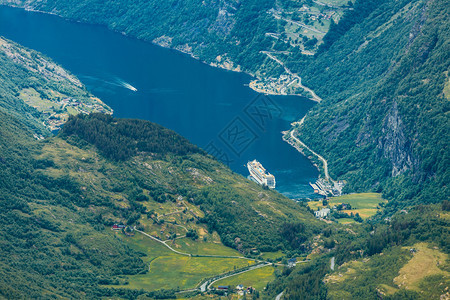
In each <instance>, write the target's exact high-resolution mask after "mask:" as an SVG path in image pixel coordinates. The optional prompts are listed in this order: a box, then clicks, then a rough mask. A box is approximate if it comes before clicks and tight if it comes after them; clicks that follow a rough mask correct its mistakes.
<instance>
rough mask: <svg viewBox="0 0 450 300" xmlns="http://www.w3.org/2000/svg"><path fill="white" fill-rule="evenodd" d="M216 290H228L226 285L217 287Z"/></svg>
mask: <svg viewBox="0 0 450 300" xmlns="http://www.w3.org/2000/svg"><path fill="white" fill-rule="evenodd" d="M217 289H218V290H221V291H227V290H228V285H219V286H218V287H217Z"/></svg>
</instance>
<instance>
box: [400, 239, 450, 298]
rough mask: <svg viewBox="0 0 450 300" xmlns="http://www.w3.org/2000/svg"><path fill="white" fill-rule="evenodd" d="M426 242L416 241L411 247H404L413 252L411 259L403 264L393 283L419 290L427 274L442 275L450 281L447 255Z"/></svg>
mask: <svg viewBox="0 0 450 300" xmlns="http://www.w3.org/2000/svg"><path fill="white" fill-rule="evenodd" d="M431 247H432V246H431V245H430V244H427V243H417V244H415V245H414V246H412V247H405V249H409V250H410V251H411V253H413V257H412V258H411V260H410V261H409V262H408V263H407V264H406V265H404V266H403V267H402V268H401V269H400V271H399V275H398V276H397V277H395V278H394V283H395V284H397V285H398V286H399V287H400V288H405V289H410V290H414V291H420V290H421V288H420V284H421V283H422V281H423V280H424V278H426V277H429V276H436V275H438V276H439V275H440V276H443V277H444V278H443V279H444V281H443V282H447V286H448V283H449V282H450V281H449V280H450V277H449V276H450V273H449V272H448V268H449V266H448V255H447V254H445V253H442V252H441V251H439V250H438V249H437V247H436V249H433V248H431Z"/></svg>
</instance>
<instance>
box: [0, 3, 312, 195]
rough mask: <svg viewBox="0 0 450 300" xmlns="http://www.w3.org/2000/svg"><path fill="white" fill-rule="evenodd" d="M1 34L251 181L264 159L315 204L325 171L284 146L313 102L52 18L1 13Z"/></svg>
mask: <svg viewBox="0 0 450 300" xmlns="http://www.w3.org/2000/svg"><path fill="white" fill-rule="evenodd" d="M0 35H1V36H4V37H5V38H7V39H11V40H13V41H15V42H18V43H20V44H22V45H24V46H26V47H29V48H32V49H35V50H37V51H40V52H42V53H44V54H45V55H47V56H48V57H50V58H52V59H53V60H54V61H56V62H57V63H59V64H61V65H62V66H63V67H64V68H66V69H68V70H69V71H71V72H72V73H73V74H75V75H76V76H78V77H79V78H80V79H81V81H82V82H83V83H84V84H85V85H86V86H87V88H88V90H89V91H91V92H92V93H93V94H95V95H96V96H97V97H99V98H101V99H102V100H103V101H104V102H105V103H106V104H108V105H109V106H111V107H112V108H113V109H114V115H115V116H116V117H123V118H139V119H146V120H150V121H153V122H156V123H159V124H161V125H163V126H165V127H168V128H170V129H173V130H175V131H176V132H178V133H180V134H181V135H183V136H185V137H186V138H188V139H189V140H190V141H192V142H193V143H195V144H197V145H199V146H200V147H202V148H204V149H206V150H207V151H209V152H210V153H211V154H213V155H215V156H216V157H218V158H219V159H221V160H222V161H224V162H225V163H227V164H229V166H230V167H231V168H232V169H233V170H234V171H235V172H237V173H240V174H242V175H244V176H247V175H248V171H247V168H246V167H245V166H244V165H245V164H246V163H247V161H249V160H253V159H257V160H259V161H260V162H261V163H262V164H263V165H264V167H266V168H267V169H268V171H269V172H271V173H272V174H274V175H275V178H276V180H277V188H276V189H277V190H278V191H279V192H281V193H283V194H284V195H286V196H288V197H290V198H300V197H314V193H313V191H312V189H311V187H310V186H309V184H308V183H309V182H310V181H314V180H315V179H316V178H317V176H318V171H317V170H316V169H315V168H314V166H313V165H312V164H311V163H310V162H309V161H308V160H307V159H306V158H305V157H303V156H302V155H301V154H300V153H298V152H297V151H296V150H295V149H294V148H292V147H291V146H289V145H288V144H287V143H285V142H283V141H282V139H281V131H283V130H287V129H288V128H289V125H290V123H291V122H292V121H294V120H298V119H300V118H301V117H302V116H303V115H305V114H306V112H307V111H308V110H309V109H310V108H311V107H312V106H313V105H314V103H313V102H312V101H309V100H307V99H305V98H300V97H295V96H276V97H275V96H264V95H260V94H257V93H256V92H254V91H252V90H251V89H250V88H248V87H247V86H246V85H247V84H248V83H249V82H250V80H251V77H250V76H248V75H246V74H242V73H235V72H230V71H225V70H220V69H217V68H213V67H210V66H208V65H205V64H203V63H201V62H199V61H196V60H194V59H192V58H190V57H189V56H187V55H184V54H181V53H179V52H176V51H173V50H168V49H163V48H160V47H158V46H154V45H152V44H150V43H146V42H143V41H139V40H136V39H132V38H128V37H126V36H123V35H121V34H118V33H115V32H112V31H109V30H108V29H106V28H104V27H101V26H93V25H86V24H80V23H76V22H70V21H67V20H64V19H62V18H58V17H56V16H52V15H48V14H41V13H34V12H28V11H24V10H21V9H17V8H10V7H4V6H0ZM133 88H136V89H137V91H133V90H132V89H133Z"/></svg>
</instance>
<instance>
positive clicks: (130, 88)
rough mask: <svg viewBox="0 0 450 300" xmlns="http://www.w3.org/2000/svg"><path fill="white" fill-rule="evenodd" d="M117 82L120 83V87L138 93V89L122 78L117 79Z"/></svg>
mask: <svg viewBox="0 0 450 300" xmlns="http://www.w3.org/2000/svg"><path fill="white" fill-rule="evenodd" d="M116 81H117V82H118V83H119V85H120V86H123V87H124V88H126V89H129V90H130V91H133V92H137V88H135V87H134V86H132V85H131V84H129V83H128V82H125V81H123V80H122V79H120V78H116Z"/></svg>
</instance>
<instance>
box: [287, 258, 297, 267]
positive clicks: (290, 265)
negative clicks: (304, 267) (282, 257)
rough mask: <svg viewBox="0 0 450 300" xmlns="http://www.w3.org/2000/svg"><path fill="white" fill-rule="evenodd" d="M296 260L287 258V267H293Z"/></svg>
mask: <svg viewBox="0 0 450 300" xmlns="http://www.w3.org/2000/svg"><path fill="white" fill-rule="evenodd" d="M296 262H297V258H295V257H294V258H291V259H289V260H288V267H289V268H293V267H295V263H296Z"/></svg>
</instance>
